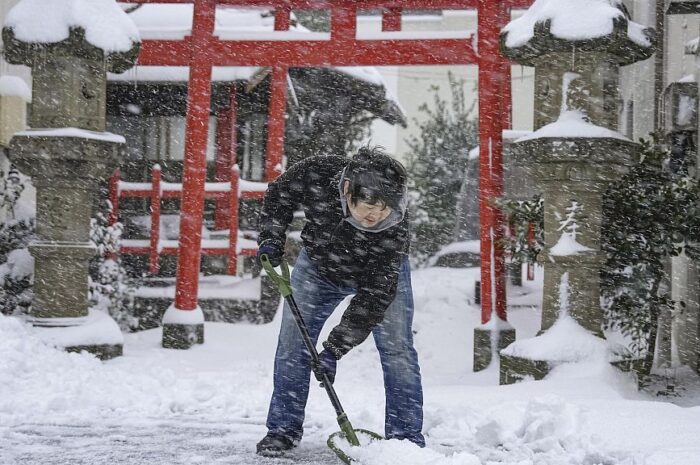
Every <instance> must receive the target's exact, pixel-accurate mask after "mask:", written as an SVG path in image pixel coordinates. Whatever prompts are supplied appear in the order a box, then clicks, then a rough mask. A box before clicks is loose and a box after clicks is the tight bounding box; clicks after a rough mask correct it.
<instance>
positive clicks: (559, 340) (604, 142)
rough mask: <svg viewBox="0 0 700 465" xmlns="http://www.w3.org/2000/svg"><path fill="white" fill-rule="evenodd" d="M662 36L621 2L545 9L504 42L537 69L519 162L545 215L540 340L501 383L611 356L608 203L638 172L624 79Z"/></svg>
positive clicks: (513, 357)
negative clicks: (623, 107)
mask: <svg viewBox="0 0 700 465" xmlns="http://www.w3.org/2000/svg"><path fill="white" fill-rule="evenodd" d="M653 34H654V31H653V29H649V28H644V27H642V26H641V25H639V24H636V23H634V22H632V21H631V20H630V19H629V18H628V16H627V14H626V12H625V11H624V10H623V8H622V7H621V4H619V3H618V2H617V1H616V0H576V1H574V0H565V1H560V0H559V1H557V0H537V1H536V2H535V4H533V6H532V7H531V8H530V9H529V10H528V11H527V12H526V13H525V14H524V15H523V16H521V17H520V18H518V19H516V20H514V21H512V22H511V23H509V24H508V25H507V26H506V27H505V28H504V29H503V31H502V33H501V49H502V50H503V53H504V54H505V55H506V56H507V57H508V58H510V59H511V60H512V61H514V62H517V63H520V64H522V65H526V66H534V67H535V104H534V113H535V114H534V121H535V130H536V131H535V132H534V133H532V134H531V135H528V136H526V137H523V138H521V139H519V140H517V141H516V142H515V144H514V152H515V153H516V154H517V155H516V156H517V157H519V158H520V159H521V163H526V164H527V165H528V166H530V169H531V170H532V175H533V177H534V180H535V184H536V185H537V186H538V188H539V189H540V191H541V192H542V195H543V199H544V209H545V213H544V215H545V225H544V229H545V234H544V236H545V247H544V250H543V251H542V258H541V259H542V263H543V265H544V275H545V278H544V290H543V303H542V331H541V332H540V335H539V336H537V337H535V338H532V339H528V340H521V341H516V342H515V343H513V344H511V345H510V346H509V347H507V348H506V349H504V350H503V351H502V352H501V383H512V382H515V381H517V380H519V379H522V378H524V377H534V378H535V379H541V378H542V377H544V376H545V375H546V373H547V372H548V371H549V369H550V368H551V367H552V366H553V365H556V364H557V363H563V362H570V361H576V360H580V359H582V358H586V357H597V356H601V357H604V356H605V355H606V354H607V348H606V343H605V340H604V339H603V338H602V336H603V333H602V329H601V326H602V311H601V306H600V282H599V271H600V267H601V265H602V263H603V260H604V254H603V252H602V251H601V249H600V230H601V216H602V198H603V194H604V192H605V190H606V189H607V187H608V185H609V184H610V183H611V182H612V181H615V180H617V179H619V178H620V177H621V176H622V175H623V174H624V173H625V172H626V170H627V167H628V166H629V165H631V163H632V154H633V153H634V151H635V150H636V144H634V143H633V142H632V141H630V140H628V139H626V138H625V137H624V136H622V135H621V134H619V133H618V132H617V127H618V117H619V113H620V112H619V106H620V103H621V99H620V97H619V87H618V86H619V69H620V66H623V65H628V64H631V63H634V62H636V61H639V60H643V59H646V58H648V57H649V56H650V55H651V54H652V52H653V47H652V44H653Z"/></svg>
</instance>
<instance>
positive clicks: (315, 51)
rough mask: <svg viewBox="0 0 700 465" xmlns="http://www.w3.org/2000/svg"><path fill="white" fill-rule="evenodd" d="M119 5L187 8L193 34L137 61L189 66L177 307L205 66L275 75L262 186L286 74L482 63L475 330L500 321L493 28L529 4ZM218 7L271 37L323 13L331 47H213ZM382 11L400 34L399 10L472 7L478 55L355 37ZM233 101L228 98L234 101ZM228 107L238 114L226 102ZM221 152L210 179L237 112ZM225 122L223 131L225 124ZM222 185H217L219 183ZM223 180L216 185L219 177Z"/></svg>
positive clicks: (189, 289) (460, 46)
mask: <svg viewBox="0 0 700 465" xmlns="http://www.w3.org/2000/svg"><path fill="white" fill-rule="evenodd" d="M124 2H126V3H171V4H172V3H178V4H192V3H193V4H194V8H193V10H194V11H193V22H192V34H191V35H190V36H187V37H185V38H184V39H183V40H144V41H143V43H142V45H141V54H140V56H139V60H138V64H140V65H152V66H156V65H157V66H189V68H190V71H189V73H190V77H189V86H188V97H187V99H188V100H187V117H186V135H185V160H184V172H183V187H182V190H183V194H182V199H181V202H182V205H181V221H180V239H179V255H178V266H177V281H176V293H175V308H176V309H178V310H194V309H196V308H197V292H198V285H199V282H198V278H199V268H200V255H201V230H202V214H203V208H204V186H205V180H206V147H207V133H208V130H209V112H210V103H211V73H212V66H264V67H271V68H272V76H271V79H272V81H271V96H270V103H269V115H268V140H267V156H266V160H265V180H266V181H271V180H273V179H275V178H276V177H277V176H279V174H280V173H281V171H282V154H283V150H284V112H285V107H286V86H287V69H288V68H289V67H323V66H382V65H384V66H387V65H449V64H453V65H468V64H477V65H478V66H479V74H478V76H479V92H478V98H479V144H480V152H479V159H480V162H479V167H480V186H479V205H480V218H481V229H480V234H481V283H482V285H481V306H482V323H487V322H488V321H489V320H490V318H491V315H492V313H493V311H495V312H496V314H497V315H498V317H500V318H501V319H502V320H506V308H505V302H506V295H505V262H504V256H503V250H502V248H501V247H500V245H499V241H500V239H501V238H502V237H503V233H504V224H503V216H502V214H501V212H500V211H498V210H497V209H495V208H493V206H492V205H491V204H490V203H489V202H490V199H492V198H495V197H500V196H501V195H502V194H503V150H502V148H503V139H502V132H503V129H506V128H509V127H510V121H511V89H510V64H509V62H508V61H507V60H506V59H505V58H504V57H503V56H502V55H501V53H500V51H499V32H500V29H501V28H502V27H503V26H504V25H505V24H507V23H508V21H509V20H510V10H511V9H512V8H526V7H528V6H529V5H530V4H531V3H532V0H128V2H127V1H126V0H124ZM217 5H232V6H234V5H235V6H242V7H251V6H255V7H269V8H271V9H273V10H274V12H275V22H274V30H275V31H286V30H288V29H289V27H290V14H291V12H292V10H330V12H331V32H330V38H329V40H220V39H218V38H217V37H216V36H215V35H214V17H215V12H216V6H217ZM370 9H380V10H381V11H382V30H383V31H400V30H401V11H402V10H417V9H452V10H465V9H476V10H477V14H478V23H477V28H478V31H479V33H478V34H477V44H478V45H477V50H478V52H477V50H475V49H474V47H473V38H466V39H465V38H455V39H410V38H408V39H396V38H392V39H383V40H359V39H357V37H356V32H357V13H358V10H370ZM231 99H232V103H234V101H233V100H234V99H235V95H232V96H231ZM232 109H235V107H234V106H233V105H232ZM223 120H224V122H225V124H224V125H222V126H223V128H221V129H220V130H221V131H223V133H222V140H224V141H225V143H224V144H223V146H224V147H219V151H220V152H221V153H218V154H217V178H218V177H219V175H220V174H222V173H226V174H227V173H229V172H230V166H231V164H232V163H234V162H235V152H234V151H233V149H234V148H235V139H234V137H235V133H233V127H234V126H235V115H234V114H225V115H223ZM226 125H228V126H226ZM217 180H220V179H217ZM221 180H223V179H221Z"/></svg>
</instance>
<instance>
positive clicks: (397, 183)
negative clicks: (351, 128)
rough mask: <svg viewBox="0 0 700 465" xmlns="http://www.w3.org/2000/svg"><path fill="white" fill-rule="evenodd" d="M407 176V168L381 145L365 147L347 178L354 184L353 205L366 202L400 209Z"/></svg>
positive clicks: (351, 165)
mask: <svg viewBox="0 0 700 465" xmlns="http://www.w3.org/2000/svg"><path fill="white" fill-rule="evenodd" d="M406 178H407V175H406V168H404V167H403V165H402V164H401V163H399V162H398V161H397V160H395V159H393V158H391V157H390V156H389V155H387V154H386V153H385V152H384V149H383V148H382V147H380V146H374V147H370V146H365V147H361V148H360V149H359V150H358V151H357V153H356V154H355V156H354V157H352V159H351V160H350V163H348V166H347V169H346V170H345V179H346V180H347V181H349V183H350V186H349V189H348V193H349V194H350V202H351V203H352V204H353V205H357V203H358V202H366V203H369V204H371V205H376V204H380V205H382V207H384V206H388V207H391V208H392V209H394V210H398V209H399V208H400V202H401V197H402V196H403V191H404V187H405V185H406Z"/></svg>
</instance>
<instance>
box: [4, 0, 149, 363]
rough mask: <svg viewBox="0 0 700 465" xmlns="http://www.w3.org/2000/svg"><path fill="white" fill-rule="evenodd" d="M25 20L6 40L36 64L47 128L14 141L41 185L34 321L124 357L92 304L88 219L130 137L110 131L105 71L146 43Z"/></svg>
mask: <svg viewBox="0 0 700 465" xmlns="http://www.w3.org/2000/svg"><path fill="white" fill-rule="evenodd" d="M18 7H20V5H18ZM119 11H120V12H121V10H119ZM121 13H123V12H121ZM105 14H106V13H105ZM116 14H119V13H116ZM21 26H22V25H17V24H15V25H13V26H6V27H4V28H3V31H2V37H3V41H4V43H5V58H6V60H7V61H8V62H9V63H12V64H24V65H27V66H31V67H32V75H33V95H32V103H31V110H32V114H31V122H30V125H31V127H33V128H42V129H30V130H27V131H23V132H19V133H17V134H15V136H14V137H13V138H12V140H11V142H10V158H11V160H12V162H13V163H14V164H15V165H16V166H17V167H18V168H19V169H20V170H21V171H22V172H24V173H25V174H27V175H29V176H31V177H32V183H33V184H34V186H35V187H36V189H37V221H36V224H37V234H36V235H37V237H36V240H34V241H33V242H32V243H31V244H30V245H29V250H30V253H31V254H32V256H33V257H34V258H35V270H34V300H33V302H32V306H31V309H30V311H29V317H30V318H29V321H31V322H32V323H33V324H34V325H35V326H37V327H40V328H44V329H41V330H38V331H39V334H40V335H42V337H45V339H47V340H48V341H50V342H52V343H54V344H55V345H57V346H61V347H64V348H65V349H66V350H69V351H80V350H87V351H90V352H92V353H95V354H96V355H98V356H99V357H101V358H103V359H104V358H110V357H114V356H118V355H121V352H122V342H123V338H122V335H121V332H120V330H119V327H118V326H117V324H116V323H115V322H114V320H112V319H111V318H110V317H109V316H108V315H105V314H104V313H102V312H99V311H93V310H90V309H89V308H88V307H89V303H88V261H89V260H90V259H91V258H92V257H93V256H94V255H95V250H96V248H95V245H94V244H93V243H92V242H90V237H89V233H90V218H91V216H92V206H93V205H95V202H96V200H97V198H98V195H99V190H98V189H99V185H100V183H101V182H102V181H104V180H105V179H107V178H108V177H109V175H110V174H111V173H112V171H113V170H114V169H115V168H116V167H117V166H118V163H119V160H120V157H121V155H122V153H123V151H124V138H123V137H121V136H115V135H113V134H109V133H106V132H104V130H105V102H106V73H107V71H112V72H123V71H126V70H127V69H129V68H130V67H132V66H133V64H134V63H135V61H136V57H137V56H138V50H139V43H138V42H137V41H133V42H132V46H131V48H130V49H129V50H126V51H122V52H107V51H104V50H102V49H101V48H99V47H97V46H95V45H93V44H91V43H89V42H88V41H87V40H86V34H85V31H84V30H83V29H81V28H79V27H74V28H71V29H70V34H69V37H68V38H67V39H65V40H63V41H61V42H55V43H41V44H39V43H30V42H24V41H22V40H20V39H18V38H17V37H16V36H15V30H14V28H15V27H21ZM30 26H31V25H30Z"/></svg>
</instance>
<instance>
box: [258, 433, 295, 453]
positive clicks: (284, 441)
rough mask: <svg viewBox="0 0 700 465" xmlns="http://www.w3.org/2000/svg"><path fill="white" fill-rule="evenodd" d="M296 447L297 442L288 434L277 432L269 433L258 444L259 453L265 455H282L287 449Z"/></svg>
mask: <svg viewBox="0 0 700 465" xmlns="http://www.w3.org/2000/svg"><path fill="white" fill-rule="evenodd" d="M294 447H296V442H294V441H293V440H291V439H289V438H288V437H286V436H282V435H280V434H275V433H267V435H266V436H265V437H264V438H262V439H261V440H260V442H259V443H258V445H257V451H258V455H262V456H264V457H280V456H282V455H283V454H284V453H285V452H286V451H288V450H290V449H293V448H294Z"/></svg>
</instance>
